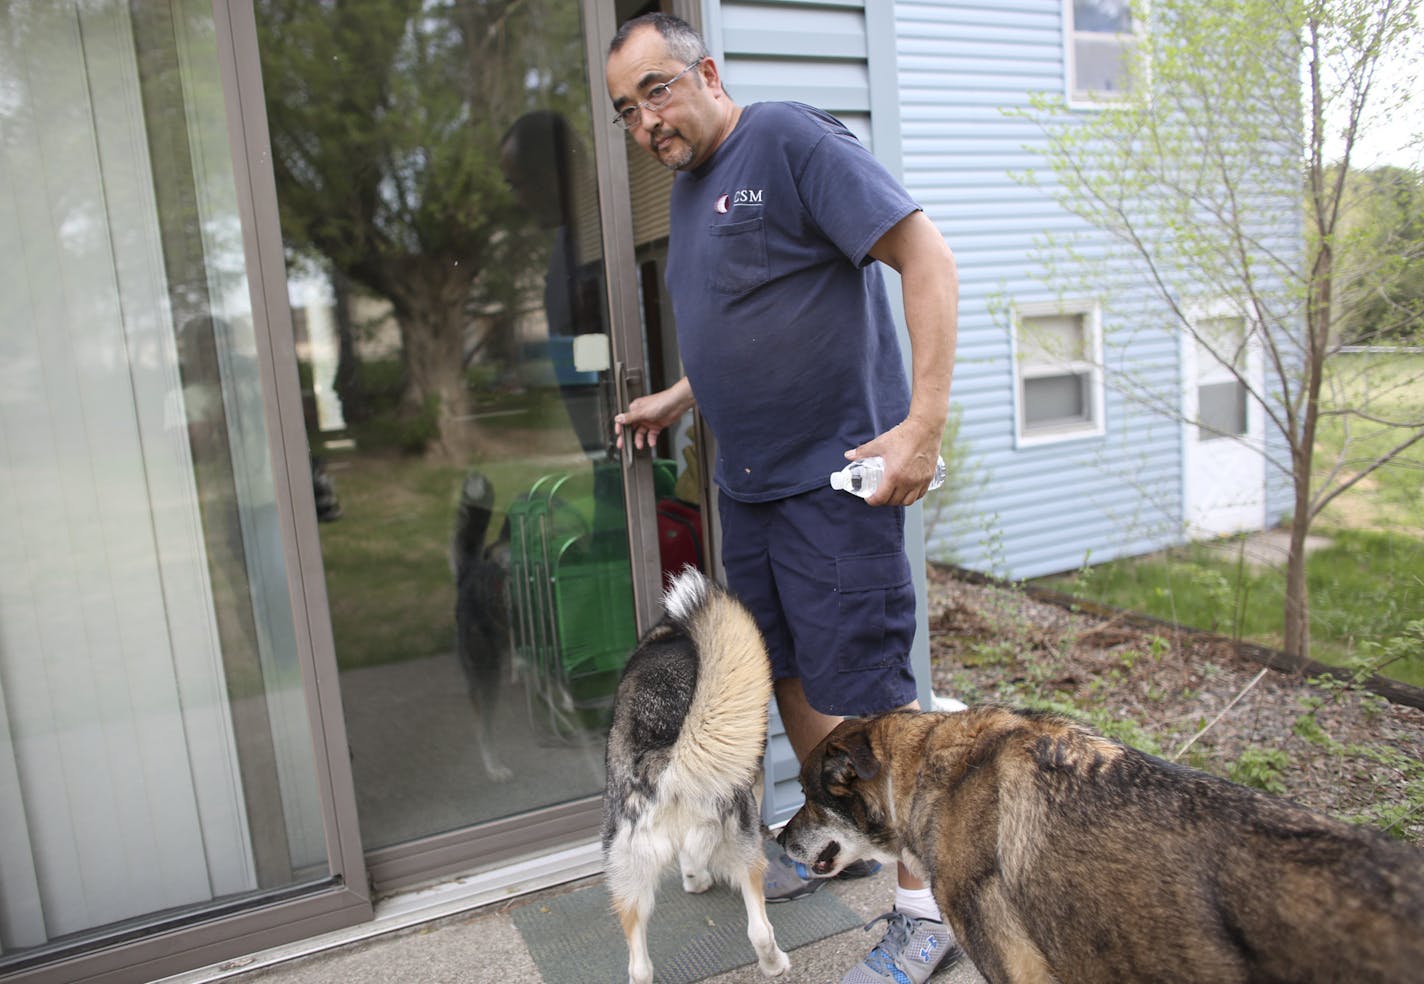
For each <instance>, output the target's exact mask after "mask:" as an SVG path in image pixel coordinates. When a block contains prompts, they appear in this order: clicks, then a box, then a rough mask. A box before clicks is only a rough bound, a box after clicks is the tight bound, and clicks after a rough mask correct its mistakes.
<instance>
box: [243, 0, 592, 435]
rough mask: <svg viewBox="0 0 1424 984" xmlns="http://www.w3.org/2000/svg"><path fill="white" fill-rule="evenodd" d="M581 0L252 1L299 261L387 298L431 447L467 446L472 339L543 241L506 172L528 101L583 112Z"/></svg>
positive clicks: (513, 293) (411, 408) (411, 399)
mask: <svg viewBox="0 0 1424 984" xmlns="http://www.w3.org/2000/svg"><path fill="white" fill-rule="evenodd" d="M577 17H578V9H577V5H576V4H572V3H567V2H562V3H561V2H557V0H453V2H450V3H442V4H430V3H425V2H422V0H320V2H314V0H259V3H258V25H259V35H260V48H261V57H262V69H263V84H264V86H265V89H266V93H267V108H268V122H269V128H270V131H271V135H272V151H273V167H274V169H275V173H276V178H277V190H278V200H279V203H280V209H281V218H282V231H283V237H284V240H285V242H286V244H287V247H288V249H289V250H290V251H291V252H292V253H293V254H294V259H300V258H305V259H308V260H311V261H312V262H315V263H316V264H318V265H322V266H329V267H330V268H331V269H333V271H334V273H335V275H336V276H337V278H344V279H345V280H347V281H349V282H350V283H352V284H353V285H356V286H357V287H359V288H361V289H364V290H365V291H369V292H370V293H372V294H375V295H378V296H379V297H382V298H385V299H386V300H388V301H389V302H390V304H391V305H392V308H393V312H394V316H395V318H396V320H397V321H398V322H399V325H400V329H401V340H402V343H403V344H402V348H403V359H404V369H405V379H404V396H403V398H402V410H403V413H404V415H405V416H407V417H409V418H412V419H415V418H420V417H421V416H422V415H429V414H432V413H433V415H434V418H435V425H436V431H437V437H436V439H435V441H434V443H433V445H432V447H431V450H432V452H434V453H436V454H441V455H444V456H447V457H456V456H458V455H459V454H460V453H461V451H462V446H463V444H464V443H465V442H464V441H463V439H462V437H461V434H462V429H461V427H460V425H459V421H460V419H461V417H462V416H464V414H465V413H466V408H467V403H468V398H467V392H466V391H467V386H466V382H465V372H464V366H465V336H466V333H467V329H468V327H469V325H470V323H471V321H472V315H473V314H474V313H475V312H481V313H486V314H490V313H495V314H497V313H498V312H499V311H501V310H503V309H508V308H510V307H512V306H513V305H514V304H515V303H516V301H517V298H518V296H519V294H520V292H521V290H524V289H526V287H527V281H528V275H529V274H530V272H531V271H536V270H538V269H539V268H540V264H541V260H540V258H539V256H538V252H539V247H538V246H537V245H536V243H538V242H540V241H541V237H540V236H539V235H538V234H537V230H536V229H535V228H533V226H532V225H531V223H530V222H529V221H528V216H527V215H525V214H524V210H522V209H521V208H520V206H519V205H518V204H517V202H516V200H515V198H514V196H513V194H512V193H511V191H510V189H509V188H508V187H507V186H506V183H505V176H504V175H503V174H502V172H501V171H500V167H499V159H500V140H501V137H502V135H503V134H504V132H505V130H506V128H507V127H508V126H509V125H510V124H511V123H512V122H513V121H514V120H515V119H516V118H517V117H518V116H519V115H520V114H521V113H523V112H526V111H528V110H532V109H535V108H548V109H553V110H555V111H560V112H563V113H565V114H570V115H572V116H573V117H574V118H582V117H583V116H586V115H587V112H586V104H587V86H586V84H585V82H584V79H583V74H582V70H583V63H584V59H583V53H582V51H581V49H580V47H579V45H580V44H581V41H580V38H581V33H580V31H579V28H578V23H577Z"/></svg>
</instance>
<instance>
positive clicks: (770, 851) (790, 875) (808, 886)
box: [762, 837, 880, 902]
mask: <svg viewBox="0 0 1424 984" xmlns="http://www.w3.org/2000/svg"><path fill="white" fill-rule="evenodd" d="M762 850H763V851H764V852H765V854H766V871H765V872H764V873H763V874H762V894H763V895H764V896H765V898H766V900H767V901H768V902H790V901H792V900H794V899H803V898H805V897H806V896H808V895H810V894H811V893H812V892H815V891H817V890H819V889H820V888H821V887H822V886H823V885H825V884H826V883H827V882H829V881H831V880H832V879H830V878H817V877H815V876H814V875H812V874H811V871H810V869H809V868H807V867H806V866H805V865H804V864H802V863H801V862H800V861H792V860H791V859H790V858H789V857H787V856H786V852H785V851H783V850H782V849H781V846H780V845H779V844H777V843H776V841H775V840H773V839H772V838H770V837H767V838H764V839H763V844H762ZM878 871H880V862H879V861H852V862H851V863H850V864H848V865H846V866H845V868H844V870H842V871H841V873H840V874H838V875H836V877H837V878H842V879H845V880H847V881H848V880H850V879H853V878H868V877H869V876H871V875H873V874H876V873H877V872H878Z"/></svg>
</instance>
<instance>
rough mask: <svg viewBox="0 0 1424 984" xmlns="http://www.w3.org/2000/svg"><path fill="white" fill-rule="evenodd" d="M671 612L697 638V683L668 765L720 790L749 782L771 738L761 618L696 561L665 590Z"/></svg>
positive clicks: (768, 678) (718, 793)
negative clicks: (758, 620) (704, 572)
mask: <svg viewBox="0 0 1424 984" xmlns="http://www.w3.org/2000/svg"><path fill="white" fill-rule="evenodd" d="M664 609H665V611H666V613H667V616H668V618H670V619H671V620H672V621H674V622H675V623H677V624H678V625H679V626H680V627H681V628H682V629H683V630H684V631H685V632H686V633H687V634H688V636H689V637H690V638H691V639H692V642H693V645H694V646H695V647H696V649H697V654H698V675H697V688H696V690H695V691H694V692H693V696H692V705H691V706H690V707H689V708H688V712H687V718H686V720H685V722H684V723H683V727H682V731H681V734H680V735H679V736H678V739H677V742H676V744H675V745H674V747H673V752H672V758H671V761H670V763H669V767H670V768H675V769H678V770H679V771H681V772H683V773H684V774H685V775H686V776H687V777H688V779H689V781H691V782H693V783H694V784H693V785H691V786H688V787H684V788H698V785H697V784H702V785H703V788H705V789H706V791H707V793H709V794H711V795H714V796H718V797H722V796H726V795H729V794H730V792H731V791H732V790H735V789H737V788H740V787H744V786H745V785H746V784H747V783H749V782H751V781H752V780H753V779H754V778H755V776H756V774H757V771H758V770H759V769H760V768H761V756H762V750H763V748H764V746H765V744H766V713H767V704H768V702H769V701H770V700H771V663H770V661H769V660H768V659H767V654H766V643H765V642H764V641H763V640H762V636H761V630H760V629H758V628H757V624H756V621H755V620H754V619H753V618H752V616H751V613H750V612H748V611H747V610H746V608H745V607H743V606H742V605H741V603H739V602H738V601H737V600H736V599H735V598H733V597H732V596H731V595H729V594H727V593H726V592H725V591H723V590H722V589H721V588H719V587H718V586H717V585H716V584H713V583H712V582H711V581H709V580H708V579H707V578H706V577H704V576H703V575H702V574H701V573H700V572H699V571H697V570H696V569H695V568H692V567H685V568H683V570H682V572H681V573H680V574H678V575H677V577H676V578H675V579H674V580H673V582H672V585H671V586H670V587H669V588H668V590H667V594H666V595H665V596H664Z"/></svg>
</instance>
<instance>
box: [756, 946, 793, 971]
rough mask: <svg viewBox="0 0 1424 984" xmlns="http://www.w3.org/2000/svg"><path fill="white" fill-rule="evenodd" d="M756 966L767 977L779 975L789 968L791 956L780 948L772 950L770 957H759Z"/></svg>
mask: <svg viewBox="0 0 1424 984" xmlns="http://www.w3.org/2000/svg"><path fill="white" fill-rule="evenodd" d="M757 966H758V967H760V968H761V972H762V973H763V974H765V975H766V976H767V977H780V976H781V975H782V974H784V973H786V972H787V971H788V970H790V969H791V958H790V957H788V956H787V955H786V954H785V952H783V951H782V950H780V949H777V950H773V951H772V953H771V956H770V957H761V958H760V959H758V960H757Z"/></svg>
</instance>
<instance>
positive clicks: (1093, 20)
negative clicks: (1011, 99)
mask: <svg viewBox="0 0 1424 984" xmlns="http://www.w3.org/2000/svg"><path fill="white" fill-rule="evenodd" d="M1073 30H1075V31H1096V32H1099V33H1104V34H1126V33H1127V32H1128V31H1131V30H1132V15H1131V14H1130V13H1129V12H1128V2H1127V0H1074V3H1073Z"/></svg>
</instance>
